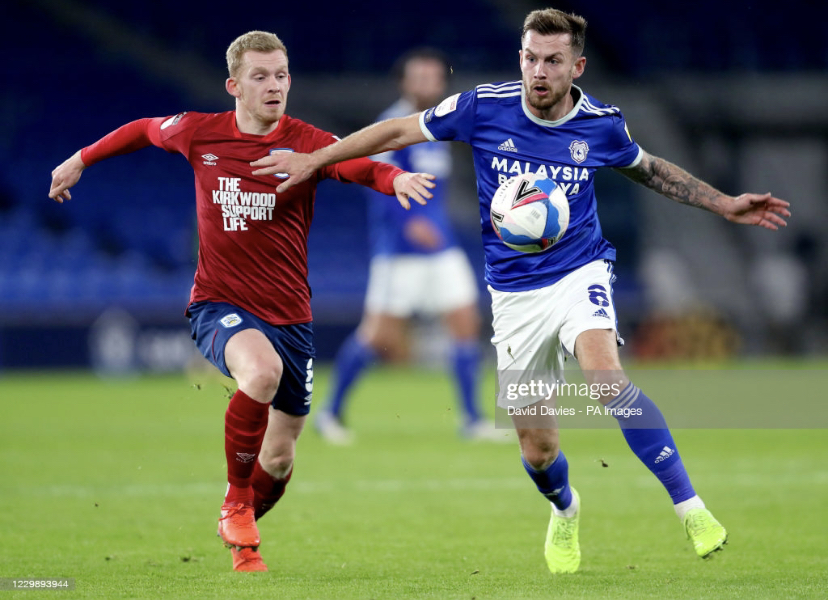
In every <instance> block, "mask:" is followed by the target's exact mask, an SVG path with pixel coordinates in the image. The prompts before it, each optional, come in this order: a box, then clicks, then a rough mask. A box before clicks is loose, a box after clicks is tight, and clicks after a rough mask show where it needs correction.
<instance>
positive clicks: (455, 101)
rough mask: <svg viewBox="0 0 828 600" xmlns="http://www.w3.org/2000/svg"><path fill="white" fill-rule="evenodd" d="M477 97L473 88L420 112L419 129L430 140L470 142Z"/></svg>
mask: <svg viewBox="0 0 828 600" xmlns="http://www.w3.org/2000/svg"><path fill="white" fill-rule="evenodd" d="M476 110H477V98H476V95H475V93H474V90H472V91H468V92H463V93H462V94H454V95H453V96H449V97H448V98H446V99H445V100H443V101H442V102H441V103H440V104H438V105H437V106H435V107H433V108H429V109H428V110H426V111H424V112H422V113H420V129H421V130H422V132H423V135H425V136H426V137H427V138H428V139H429V140H430V141H432V142H437V141H453V142H466V143H467V144H468V143H471V137H472V131H473V129H474V116H475V111H476Z"/></svg>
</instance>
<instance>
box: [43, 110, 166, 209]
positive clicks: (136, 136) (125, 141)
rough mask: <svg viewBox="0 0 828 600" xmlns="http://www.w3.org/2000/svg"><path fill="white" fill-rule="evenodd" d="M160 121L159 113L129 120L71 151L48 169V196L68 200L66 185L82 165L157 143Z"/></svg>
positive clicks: (67, 187) (89, 164)
mask: <svg viewBox="0 0 828 600" xmlns="http://www.w3.org/2000/svg"><path fill="white" fill-rule="evenodd" d="M163 121H164V118H163V117H159V118H147V119H138V120H137V121H132V122H131V123H127V124H126V125H123V126H122V127H119V128H118V129H116V130H115V131H113V132H111V133H109V134H107V135H105V136H104V137H102V138H101V139H99V140H98V141H97V142H95V143H94V144H92V145H90V146H87V147H86V148H82V149H80V150H78V151H77V152H75V153H74V154H73V155H72V156H70V157H69V158H68V159H66V160H65V161H64V162H63V163H62V164H60V165H59V166H58V167H57V168H56V169H55V170H54V171H52V187H51V188H50V189H49V198H52V199H53V200H55V201H57V202H60V203H61V204H62V203H63V201H64V200H71V199H72V194H71V193H70V192H69V188H70V187H72V186H73V185H75V184H76V183H77V182H78V180H79V179H80V176H81V173H83V170H84V169H85V168H86V167H90V166H92V165H94V164H95V163H96V162H99V161H101V160H104V159H106V158H110V157H112V156H118V155H119V154H126V153H128V152H135V151H136V150H140V149H141V148H146V147H147V146H150V145H152V144H155V145H158V146H160V145H161V142H160V138H159V137H158V131H159V130H160V127H161V123H162V122H163Z"/></svg>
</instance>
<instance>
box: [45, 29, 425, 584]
mask: <svg viewBox="0 0 828 600" xmlns="http://www.w3.org/2000/svg"><path fill="white" fill-rule="evenodd" d="M227 67H228V70H229V74H230V77H229V78H228V79H227V83H226V88H227V92H228V93H229V94H230V95H231V96H233V97H235V99H236V107H235V111H228V112H223V113H214V114H204V113H192V112H185V113H180V114H178V115H175V116H172V117H168V118H167V117H161V118H149V119H139V120H137V121H133V122H132V123H129V124H127V125H124V126H123V127H121V128H119V129H116V130H115V131H113V132H112V133H110V134H108V135H107V136H105V137H103V138H102V139H100V140H98V141H97V142H95V143H94V144H92V145H90V146H87V147H86V148H83V149H82V150H79V151H78V152H76V153H75V154H74V155H72V156H71V157H70V158H69V159H67V160H66V161H65V162H63V163H62V164H61V165H60V166H58V167H57V168H56V169H55V170H54V171H53V172H52V186H51V189H50V191H49V197H50V198H53V199H54V200H56V201H57V202H63V201H64V200H69V199H71V193H70V191H69V188H70V187H72V186H73V185H75V184H76V183H77V182H78V180H79V179H80V176H81V173H82V172H83V170H84V169H85V168H86V167H88V166H91V165H93V164H95V163H96V162H98V161H101V160H103V159H105V158H109V157H112V156H116V155H119V154H125V153H127V152H133V151H135V150H138V149H140V148H144V147H146V146H150V145H155V146H158V147H160V148H163V149H165V150H167V151H169V152H178V153H180V154H183V155H184V156H185V157H186V158H187V160H188V161H189V163H190V165H192V167H193V170H194V171H195V180H196V207H197V215H198V236H199V251H198V267H197V269H196V274H195V281H194V285H193V289H192V293H191V296H190V304H189V306H188V308H187V316H188V317H189V318H190V324H191V329H192V334H193V339H194V340H195V342H196V345H197V346H198V348H199V350H200V351H201V352H202V353H203V354H204V356H205V357H206V358H207V359H208V360H209V361H210V362H211V363H213V364H214V365H215V366H216V367H217V368H218V369H219V370H220V371H221V372H222V373H224V374H225V375H228V376H230V377H233V378H234V379H235V380H236V382H237V384H238V390H237V391H236V392H235V394H234V395H233V397H232V398H231V400H230V404H229V406H228V408H227V412H226V414H225V454H226V458H227V479H228V488H227V494H226V496H225V499H224V504H223V505H222V507H221V516H220V518H219V525H218V533H219V535H220V536H221V538H222V540H223V541H224V542H225V544H226V545H227V546H228V547H230V548H231V550H232V553H233V568H234V569H235V570H238V571H265V570H267V567H266V566H265V564H264V562H263V561H262V558H261V555H260V554H259V552H258V546H259V544H260V539H259V532H258V528H257V526H256V520H257V519H258V518H259V517H261V516H262V515H263V514H264V513H265V512H267V511H268V510H269V509H270V508H272V507H273V505H274V504H275V503H276V502H277V501H278V500H279V498H281V496H282V494H284V491H285V486H286V485H287V483H288V481H289V480H290V476H291V474H292V471H293V459H294V453H295V448H296V440H297V439H298V437H299V434H300V433H301V431H302V427H303V426H304V423H305V418H306V416H307V414H308V412H309V411H310V402H311V394H312V390H313V357H314V349H313V341H312V328H311V310H310V289H309V286H308V281H307V274H308V262H307V239H308V231H309V228H310V223H311V218H312V217H313V206H314V197H315V194H316V185H317V184H318V183H319V181H321V180H322V179H325V178H333V179H338V180H340V181H345V182H356V183H360V184H363V185H365V186H368V187H370V188H372V189H375V190H377V191H379V192H382V193H385V194H388V195H391V194H395V195H396V197H397V199H398V201H399V202H400V203H401V204H402V205H403V206H405V207H406V208H408V207H409V199H413V200H414V201H416V202H418V203H420V204H424V203H425V199H426V198H430V197H431V194H430V192H429V191H428V188H431V187H433V186H434V184H433V183H432V182H431V179H433V177H432V176H431V175H428V174H424V173H407V172H404V171H402V170H400V169H398V168H396V167H393V166H391V165H387V164H383V163H379V162H373V161H371V160H368V159H358V160H353V161H347V162H344V163H340V164H337V165H333V166H331V167H327V168H325V169H321V170H319V171H318V172H317V174H316V176H315V177H314V178H312V179H310V180H308V181H306V182H305V183H303V184H301V185H298V186H296V187H293V188H291V189H290V191H289V192H287V193H284V194H277V193H276V185H277V184H278V183H279V181H280V180H281V179H280V176H279V174H277V175H276V178H275V179H274V177H272V176H263V177H254V176H253V175H252V168H251V167H250V163H251V162H252V161H254V160H256V159H257V158H259V157H260V156H262V155H263V154H268V153H272V152H294V151H295V152H302V153H309V152H313V151H314V150H316V149H318V148H321V147H323V146H327V145H329V144H332V143H333V142H334V141H336V138H335V137H334V136H333V135H331V134H329V133H326V132H324V131H320V130H319V129H316V128H315V127H312V126H311V125H308V124H306V123H304V122H302V121H299V120H297V119H293V118H291V117H289V116H287V115H285V105H286V101H287V95H288V90H289V89H290V73H289V71H288V58H287V50H286V48H285V46H284V44H283V43H282V42H281V40H279V38H278V37H277V36H276V35H274V34H272V33H266V32H261V31H251V32H249V33H246V34H244V35H242V36H240V37H239V38H237V39H236V40H235V41H234V42H233V43H232V44H231V45H230V47H229V48H228V50H227Z"/></svg>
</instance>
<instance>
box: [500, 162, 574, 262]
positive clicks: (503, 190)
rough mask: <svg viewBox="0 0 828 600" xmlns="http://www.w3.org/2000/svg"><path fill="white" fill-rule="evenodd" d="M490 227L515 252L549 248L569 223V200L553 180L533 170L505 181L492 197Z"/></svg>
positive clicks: (558, 238)
mask: <svg viewBox="0 0 828 600" xmlns="http://www.w3.org/2000/svg"><path fill="white" fill-rule="evenodd" d="M490 214H491V219H492V227H494V230H495V233H496V234H497V237H499V238H500V239H501V240H503V243H504V244H506V245H507V246H509V248H512V249H513V250H517V251H518V252H543V251H544V250H549V248H551V247H552V246H553V245H554V244H556V243H557V242H558V241H559V240H560V239H561V238H562V237H563V236H564V234H565V233H566V228H567V227H568V226H569V200H567V197H566V194H564V192H563V190H562V189H561V188H560V187H559V186H558V184H557V183H555V182H554V181H553V180H551V179H548V178H547V177H545V176H541V177H538V176H537V175H536V174H535V173H525V174H523V175H517V176H516V177H512V178H511V179H508V180H506V181H504V182H503V183H502V184H501V185H500V187H499V188H497V191H496V192H495V195H494V198H492V207H491V213H490Z"/></svg>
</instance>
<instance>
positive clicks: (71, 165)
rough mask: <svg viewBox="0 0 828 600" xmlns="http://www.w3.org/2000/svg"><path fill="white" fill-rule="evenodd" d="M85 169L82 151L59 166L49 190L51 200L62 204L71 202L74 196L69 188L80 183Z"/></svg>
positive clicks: (54, 172)
mask: <svg viewBox="0 0 828 600" xmlns="http://www.w3.org/2000/svg"><path fill="white" fill-rule="evenodd" d="M85 168H86V165H85V164H83V161H82V160H81V153H80V150H78V151H77V152H75V153H74V154H73V155H72V156H70V157H69V158H67V159H66V160H65V161H63V162H62V163H61V164H60V165H58V166H57V167H56V168H55V170H54V171H52V187H51V188H50V189H49V198H51V199H52V200H55V201H56V202H60V203H61V204H63V201H64V200H71V199H72V194H71V193H70V192H69V188H70V187H72V186H73V185H75V184H76V183H77V182H78V180H79V179H80V176H81V173H83V170H84V169H85Z"/></svg>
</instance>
